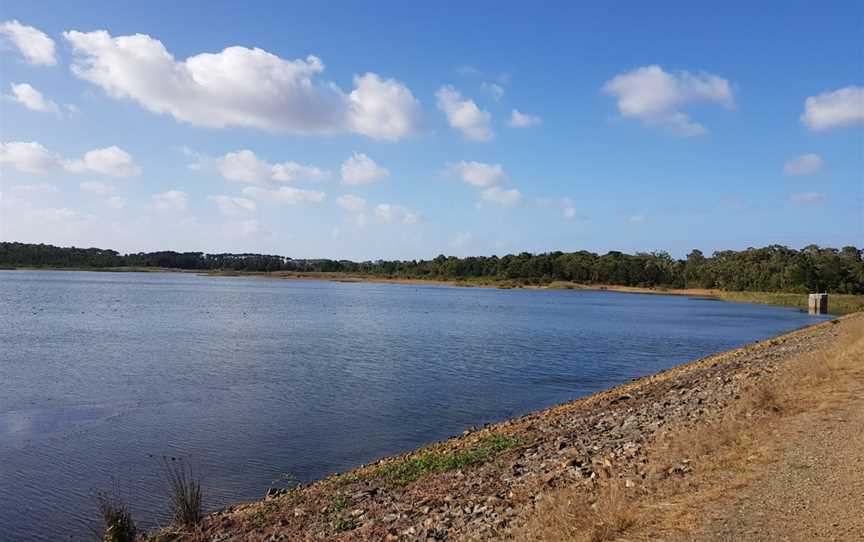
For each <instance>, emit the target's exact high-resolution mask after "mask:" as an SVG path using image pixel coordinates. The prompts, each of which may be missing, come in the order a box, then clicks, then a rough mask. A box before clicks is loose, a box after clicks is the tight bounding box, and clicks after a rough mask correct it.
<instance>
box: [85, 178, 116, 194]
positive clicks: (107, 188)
mask: <svg viewBox="0 0 864 542" xmlns="http://www.w3.org/2000/svg"><path fill="white" fill-rule="evenodd" d="M78 186H79V187H80V188H81V191H82V192H90V193H91V194H96V195H98V196H107V195H109V194H111V193H113V192H114V187H113V186H112V185H110V184H107V183H103V182H101V181H84V182H83V183H81V184H79V185H78Z"/></svg>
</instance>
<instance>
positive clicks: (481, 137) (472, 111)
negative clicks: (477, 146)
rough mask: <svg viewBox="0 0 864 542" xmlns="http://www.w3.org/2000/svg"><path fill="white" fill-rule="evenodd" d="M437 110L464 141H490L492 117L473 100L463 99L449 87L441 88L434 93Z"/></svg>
mask: <svg viewBox="0 0 864 542" xmlns="http://www.w3.org/2000/svg"><path fill="white" fill-rule="evenodd" d="M435 98H436V100H437V104H438V109H440V110H441V111H443V112H444V114H445V115H446V116H447V122H448V123H449V124H450V126H451V127H453V128H455V129H457V130H459V131H460V132H462V135H463V136H464V137H465V138H466V139H471V140H474V141H487V140H489V139H492V137H493V135H494V134H493V133H492V128H491V126H490V125H491V122H492V115H491V114H489V112H488V111H484V110H481V109H480V108H479V107H477V104H476V103H474V100H470V99H463V98H462V95H461V94H460V93H459V91H457V90H456V89H455V88H453V87H452V86H451V85H446V86H443V87H441V88H440V89H439V90H438V92H437V93H435Z"/></svg>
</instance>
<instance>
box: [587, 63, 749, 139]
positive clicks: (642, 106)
mask: <svg viewBox="0 0 864 542" xmlns="http://www.w3.org/2000/svg"><path fill="white" fill-rule="evenodd" d="M603 92H605V93H606V94H611V95H613V96H615V97H616V98H617V99H618V111H619V112H620V113H621V115H622V116H625V117H633V118H637V119H640V120H642V121H643V122H645V123H647V124H652V125H659V126H664V127H667V128H669V129H671V130H673V131H675V132H677V133H679V134H681V135H685V136H693V135H700V134H704V133H705V132H706V131H707V130H706V129H705V127H704V126H702V125H701V124H699V123H698V122H694V121H692V120H690V117H689V116H688V115H687V114H686V113H683V112H682V111H680V109H681V108H682V107H683V106H684V105H686V104H688V103H692V102H708V103H717V104H720V105H722V106H723V107H726V108H727V109H734V107H735V98H734V96H733V93H732V87H731V85H730V84H729V81H727V80H726V79H723V78H721V77H718V76H716V75H712V74H709V73H705V72H702V73H699V74H695V75H694V74H691V73H689V72H686V71H681V72H678V73H669V72H666V71H664V70H663V68H661V67H660V66H656V65H654V66H644V67H641V68H637V69H635V70H632V71H629V72H627V73H622V74H620V75H616V76H615V77H614V78H612V79H611V80H609V81H607V82H606V83H605V84H604V85H603Z"/></svg>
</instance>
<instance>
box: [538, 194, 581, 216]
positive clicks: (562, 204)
mask: <svg viewBox="0 0 864 542" xmlns="http://www.w3.org/2000/svg"><path fill="white" fill-rule="evenodd" d="M537 203H538V204H539V205H540V206H541V207H549V208H553V209H560V210H561V213H562V216H563V217H564V220H573V219H574V218H576V205H575V204H574V203H573V200H572V199H571V198H568V197H563V198H541V199H538V200H537Z"/></svg>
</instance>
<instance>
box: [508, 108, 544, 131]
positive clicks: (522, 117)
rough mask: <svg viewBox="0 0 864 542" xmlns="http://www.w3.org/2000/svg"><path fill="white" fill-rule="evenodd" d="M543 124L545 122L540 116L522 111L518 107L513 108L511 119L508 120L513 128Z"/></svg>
mask: <svg viewBox="0 0 864 542" xmlns="http://www.w3.org/2000/svg"><path fill="white" fill-rule="evenodd" d="M541 124H543V119H541V118H540V117H538V116H536V115H529V114H527V113H520V112H519V110H518V109H514V110H513V112H512V113H511V114H510V120H508V121H507V125H508V126H511V127H513V128H530V127H532V126H539V125H541Z"/></svg>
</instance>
